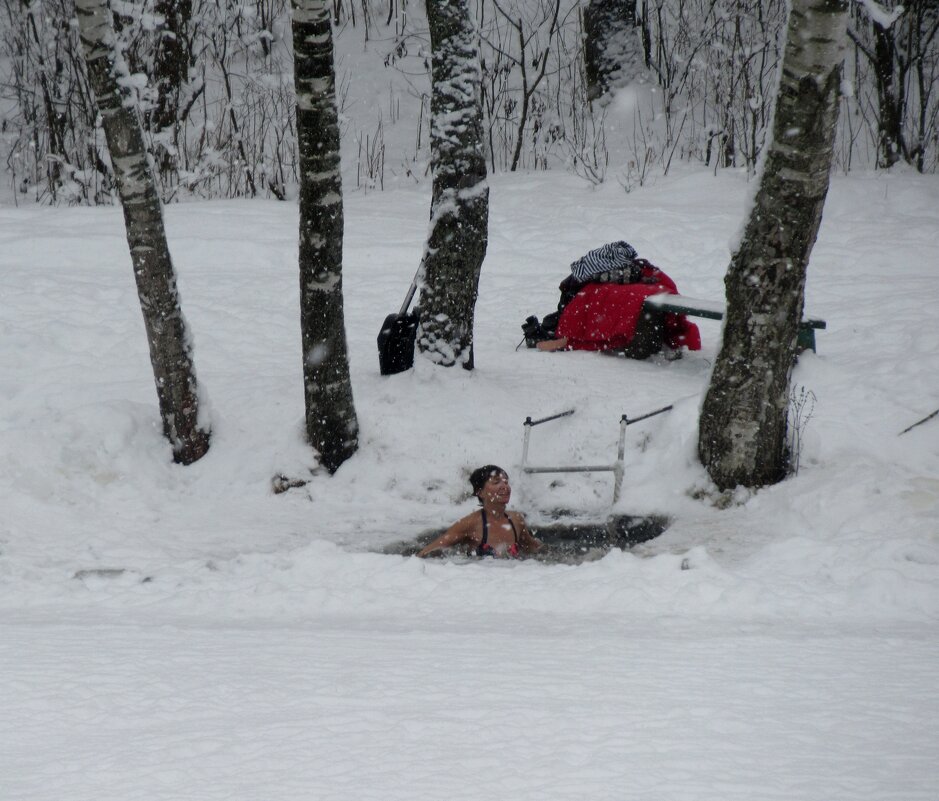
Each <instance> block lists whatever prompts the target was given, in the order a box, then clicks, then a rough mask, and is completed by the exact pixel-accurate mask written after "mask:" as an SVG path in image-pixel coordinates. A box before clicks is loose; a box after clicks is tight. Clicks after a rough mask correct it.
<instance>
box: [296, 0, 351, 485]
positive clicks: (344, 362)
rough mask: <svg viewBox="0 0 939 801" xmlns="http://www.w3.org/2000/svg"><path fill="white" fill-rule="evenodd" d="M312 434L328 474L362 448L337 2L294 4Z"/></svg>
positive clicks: (303, 323) (306, 381) (304, 334)
mask: <svg viewBox="0 0 939 801" xmlns="http://www.w3.org/2000/svg"><path fill="white" fill-rule="evenodd" d="M292 9H293V20H292V25H293V46H294V84H295V87H296V94H297V138H298V143H299V151H300V332H301V342H302V346H303V388H304V401H305V409H306V431H307V437H308V438H309V441H310V443H311V444H312V445H313V447H315V448H316V450H317V451H318V452H319V455H320V462H321V464H322V465H323V466H324V467H326V468H327V469H328V470H329V472H330V473H333V472H335V471H336V470H338V469H339V466H340V465H341V464H342V463H343V462H344V461H346V459H348V458H349V457H350V456H352V454H353V453H355V451H356V449H357V448H358V433H359V424H358V419H357V417H356V414H355V404H354V402H353V398H352V383H351V381H350V377H349V358H348V349H347V346H346V327H345V317H344V312H343V298H342V240H343V222H344V221H343V206H342V179H341V176H340V169H339V168H340V163H339V117H338V112H337V107H336V79H335V69H334V66H333V33H332V22H331V18H330V13H331V10H332V4H331V3H329V2H326V1H325V0H293V2H292Z"/></svg>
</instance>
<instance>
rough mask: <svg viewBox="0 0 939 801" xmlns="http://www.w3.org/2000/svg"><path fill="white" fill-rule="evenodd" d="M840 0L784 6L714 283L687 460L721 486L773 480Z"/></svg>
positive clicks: (814, 228)
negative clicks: (741, 197)
mask: <svg viewBox="0 0 939 801" xmlns="http://www.w3.org/2000/svg"><path fill="white" fill-rule="evenodd" d="M846 11H847V6H846V2H844V1H843V0H792V10H791V13H790V18H789V25H788V35H787V40H786V47H785V52H784V55H783V63H782V68H781V69H782V73H781V79H780V86H779V91H778V95H777V101H776V113H775V118H774V122H773V131H772V140H771V141H770V143H769V144H768V146H767V149H766V159H765V163H764V167H763V171H762V174H761V177H760V184H759V188H758V190H757V193H756V198H755V200H754V203H753V208H752V210H751V212H750V217H749V220H748V222H747V225H746V228H745V230H744V233H743V237H742V239H741V243H740V246H739V247H738V249H737V251H736V252H735V253H734V256H733V258H732V260H731V264H730V268H729V270H728V272H727V276H726V278H725V281H724V283H725V286H726V289H727V315H726V319H725V323H724V336H723V342H722V345H721V349H720V352H719V354H718V357H717V360H716V362H715V365H714V370H713V372H712V375H711V382H710V386H709V387H708V390H707V394H706V395H705V398H704V403H703V405H702V409H701V418H700V426H699V438H698V454H699V456H700V458H701V461H702V463H703V464H704V465H705V467H707V470H708V473H709V474H710V476H711V478H712V479H713V481H714V483H715V484H716V485H717V486H718V487H719V488H721V489H728V488H731V487H734V486H737V485H744V486H748V487H758V486H764V485H766V484H772V483H775V482H777V481H780V480H781V479H782V478H784V477H785V475H786V473H787V467H788V453H787V450H786V441H787V437H786V431H787V409H788V402H789V385H790V378H791V373H792V365H793V361H794V358H795V356H796V339H797V335H798V325H799V321H800V320H801V317H802V308H803V300H804V295H805V276H806V268H807V266H808V262H809V256H810V254H811V252H812V246H813V245H814V244H815V239H816V236H817V234H818V229H819V225H820V224H821V219H822V209H823V207H824V204H825V196H826V194H827V192H828V182H829V172H830V169H831V158H832V147H833V143H834V136H835V123H836V122H837V119H838V98H839V90H840V84H841V72H842V62H843V60H844V48H845V41H846Z"/></svg>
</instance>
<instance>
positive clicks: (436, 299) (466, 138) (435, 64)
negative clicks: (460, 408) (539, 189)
mask: <svg viewBox="0 0 939 801" xmlns="http://www.w3.org/2000/svg"><path fill="white" fill-rule="evenodd" d="M427 17H428V21H429V24H430V41H431V48H432V51H433V57H432V69H431V72H432V79H433V90H432V94H431V116H432V121H431V163H432V166H433V174H434V181H433V192H432V200H431V210H430V212H431V213H430V216H431V224H430V235H429V237H428V241H427V245H426V247H425V250H424V257H423V272H424V285H423V289H422V291H421V300H420V309H421V314H420V330H419V332H418V337H417V346H418V349H419V350H420V351H421V353H422V354H423V355H424V356H425V357H427V358H429V359H430V360H431V361H433V362H435V363H437V364H441V365H444V366H447V367H450V366H452V365H454V364H460V365H462V366H463V367H464V368H466V369H467V370H471V369H473V313H474V310H475V307H476V295H477V290H478V286H479V272H480V269H481V267H482V263H483V259H484V258H485V256H486V246H487V243H488V237H489V187H488V185H487V183H486V161H485V156H484V150H483V138H482V109H481V104H480V66H479V49H478V44H477V32H476V29H475V26H474V24H473V21H472V17H471V16H470V12H469V8H468V5H467V3H466V0H428V2H427Z"/></svg>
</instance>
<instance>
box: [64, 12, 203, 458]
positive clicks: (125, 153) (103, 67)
mask: <svg viewBox="0 0 939 801" xmlns="http://www.w3.org/2000/svg"><path fill="white" fill-rule="evenodd" d="M75 12H76V15H77V17H78V28H79V35H80V38H81V43H82V50H83V52H84V54H85V63H86V66H87V69H88V77H89V81H90V83H91V86H92V89H93V90H94V93H95V98H96V101H97V104H98V111H99V113H100V115H101V127H102V128H103V129H104V135H105V139H106V140H107V143H108V151H109V152H110V155H111V163H112V165H113V168H114V178H115V181H116V183H117V191H118V195H119V197H120V200H121V206H122V207H123V209H124V224H125V226H126V229H127V244H128V245H129V247H130V256H131V262H132V264H133V268H134V278H135V280H136V282H137V295H138V297H139V299H140V308H141V311H142V312H143V319H144V326H145V328H146V332H147V343H148V345H149V347H150V363H151V364H152V366H153V377H154V380H155V382H156V391H157V397H158V400H159V405H160V416H161V417H162V420H163V433H164V434H165V435H166V437H167V439H168V440H169V441H170V443H171V445H172V447H173V457H174V459H175V460H176V461H177V462H179V463H181V464H190V463H192V462H194V461H196V460H197V459H199V458H201V457H202V456H203V455H204V454H205V453H206V451H207V450H208V449H209V438H210V434H209V429H208V425H207V424H204V423H203V422H202V421H201V420H200V419H199V392H198V385H197V382H196V373H195V367H194V366H193V358H192V346H191V340H190V336H189V331H188V328H187V325H186V321H185V318H184V317H183V313H182V309H181V308H180V301H179V293H178V291H177V288H176V273H175V271H174V269H173V262H172V259H171V258H170V251H169V245H168V243H167V241H166V230H165V228H164V225H163V207H162V205H161V204H160V198H159V195H158V194H157V190H156V183H155V181H154V177H153V171H152V167H151V165H150V161H149V159H148V157H147V152H146V149H145V148H144V142H143V134H142V132H141V127H140V120H139V119H138V117H137V113H136V110H135V108H134V105H133V100H132V98H131V97H130V96H129V94H128V93H126V92H125V91H124V90H123V89H122V88H121V83H120V81H121V79H122V78H124V77H125V76H124V75H123V74H122V72H123V71H122V69H121V66H120V65H121V64H122V61H121V58H120V54H119V53H118V52H117V49H116V42H115V38H114V31H113V28H112V25H111V9H110V7H109V5H108V3H107V0H76V1H75Z"/></svg>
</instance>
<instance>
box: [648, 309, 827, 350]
mask: <svg viewBox="0 0 939 801" xmlns="http://www.w3.org/2000/svg"><path fill="white" fill-rule="evenodd" d="M642 306H643V308H644V309H646V310H648V311H657V312H671V313H673V314H686V315H688V316H689V317H705V318H707V319H709V320H721V319H723V317H724V311H725V310H726V308H727V304H725V303H724V302H723V301H719V300H701V299H699V298H689V297H685V296H684V295H668V294H661V295H651V296H650V297H648V298H646V299H645V302H644V303H643V304H642ZM816 328H818V329H823V328H827V324H826V323H825V321H824V320H819V319H818V318H816V317H806V318H805V319H804V320H803V321H802V322H801V323H799V338H798V339H797V340H796V351H797V352H798V353H801V352H802V351H804V350H811V351H812V352H813V353H814V352H815V329H816Z"/></svg>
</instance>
